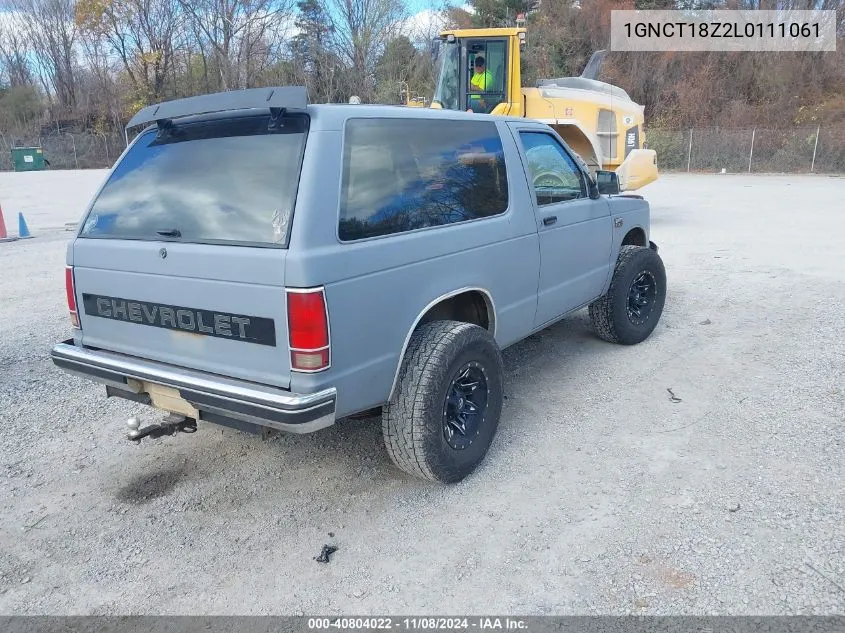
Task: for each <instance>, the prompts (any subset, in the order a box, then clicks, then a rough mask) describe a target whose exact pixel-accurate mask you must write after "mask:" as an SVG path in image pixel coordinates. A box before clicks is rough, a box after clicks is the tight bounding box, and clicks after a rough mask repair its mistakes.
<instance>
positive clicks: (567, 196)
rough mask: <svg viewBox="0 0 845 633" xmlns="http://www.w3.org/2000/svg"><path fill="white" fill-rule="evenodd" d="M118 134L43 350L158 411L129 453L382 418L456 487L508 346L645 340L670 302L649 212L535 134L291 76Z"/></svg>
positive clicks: (141, 117)
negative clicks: (349, 96)
mask: <svg viewBox="0 0 845 633" xmlns="http://www.w3.org/2000/svg"><path fill="white" fill-rule="evenodd" d="M456 99H457V97H456ZM127 128H128V129H130V128H131V129H133V130H134V128H140V129H139V131H138V133H137V134H135V133H134V132H133V134H132V136H133V140H132V142H131V143H130V144H129V147H127V149H126V150H125V151H124V153H123V154H122V155H121V157H120V158H119V159H118V161H117V163H116V164H115V165H114V167H113V168H112V170H111V172H110V173H109V175H108V176H107V177H106V179H105V182H104V183H103V184H102V186H101V187H100V189H99V191H97V193H96V194H95V195H94V197H93V199H92V200H91V202H90V204H89V206H88V209H86V210H85V212H84V214H83V216H82V217H81V218H80V222H79V223H78V227H79V228H78V229H77V233H76V235H75V236H74V238H73V239H72V240H71V242H70V244H69V245H68V249H67V258H66V260H65V283H66V289H67V302H68V310H69V312H70V324H71V326H72V329H71V334H70V335H69V336H68V337H66V339H65V340H64V341H62V342H59V343H57V344H56V345H55V346H54V347H53V350H52V359H53V362H54V363H55V365H56V366H57V367H59V368H61V369H62V370H64V371H67V372H69V373H72V374H74V375H76V376H81V377H84V378H87V379H89V380H93V381H96V382H99V383H100V384H102V385H104V387H105V393H106V396H108V397H119V398H124V399H126V400H130V401H133V402H134V403H136V406H137V407H138V410H139V412H141V411H143V410H144V409H143V407H150V408H152V409H157V410H159V411H161V412H163V413H165V414H166V417H164V420H163V421H162V422H160V423H149V424H147V425H146V426H142V425H141V422H140V419H143V418H140V419H139V417H134V416H133V417H132V418H130V420H129V422H128V423H127V426H128V434H127V435H128V438H129V439H130V440H132V441H134V442H141V441H143V439H144V438H148V437H159V436H161V435H179V436H181V433H182V432H193V431H197V433H198V434H199V435H197V434H194V435H193V436H192V437H201V436H202V432H203V431H204V430H205V429H206V428H208V427H209V426H211V425H221V426H227V427H229V428H231V429H235V430H237V431H239V432H248V433H256V434H261V435H264V434H266V433H267V432H269V431H273V432H277V431H281V432H290V433H312V432H319V431H321V430H322V429H325V428H326V427H329V426H331V425H333V424H334V423H335V422H336V421H337V420H339V419H349V420H356V421H357V422H355V423H356V424H357V423H360V424H367V423H372V419H373V418H374V417H376V418H379V419H380V426H381V431H382V433H381V436H382V439H383V443H384V447H385V449H386V450H387V453H388V455H389V456H390V459H391V460H392V461H393V463H394V465H395V466H396V467H397V469H398V470H400V471H402V472H404V473H405V474H408V475H411V476H414V477H419V478H422V479H427V480H431V481H435V482H439V483H443V484H449V483H454V482H457V481H460V480H461V479H463V478H465V477H467V476H468V475H470V473H472V472H474V471H475V469H476V468H477V467H478V465H479V464H480V463H481V462H482V461H483V460H484V459H485V456H486V455H487V454H488V449H489V448H490V446H491V445H492V444H493V442H494V438H495V436H496V431H497V428H498V425H499V419H500V417H501V416H502V415H511V413H510V409H511V408H512V407H511V408H509V409H505V408H504V407H503V400H504V395H503V394H504V390H505V388H506V385H505V379H506V373H507V372H506V371H505V367H504V361H503V356H502V350H503V349H505V348H507V347H509V346H511V345H513V344H514V343H517V342H518V341H521V340H523V339H525V338H526V337H528V336H531V335H532V334H534V333H536V332H540V331H541V330H544V329H545V328H547V327H549V326H550V325H552V324H553V323H556V322H558V321H560V320H561V319H563V318H565V317H567V316H568V315H572V314H573V313H575V312H577V311H579V310H586V311H587V312H588V313H589V322H590V324H591V329H592V331H593V333H594V334H595V335H596V336H597V337H598V338H600V339H602V340H603V341H606V342H608V343H618V344H621V345H633V344H637V343H641V342H646V340H647V339H648V338H649V337H650V336H651V334H652V332H653V331H654V328H655V326H656V325H657V323H658V321H659V319H660V317H661V314H662V312H663V305H664V302H665V299H666V271H665V270H664V267H663V261H662V259H661V258H660V256H659V255H658V253H657V246H656V245H655V243H654V242H653V241H652V240H651V235H650V232H651V227H650V209H649V204H648V202H647V201H646V200H644V199H643V197H642V196H633V195H626V194H620V193H619V183H618V182H617V180H618V179H617V178H616V173H615V172H610V171H603V170H595V169H594V167H595V166H594V165H593V167H590V165H592V163H590V162H589V161H585V160H584V159H583V157H581V156H578V155H577V154H576V153H574V151H573V149H572V148H571V147H570V146H569V145H567V143H566V142H564V141H563V139H562V138H561V137H560V135H559V134H558V133H557V132H556V131H555V130H554V129H553V128H551V127H550V126H548V125H546V124H544V123H541V122H540V121H537V120H532V119H528V118H525V117H509V116H499V115H489V114H481V113H473V112H463V111H458V110H454V109H449V108H444V109H434V108H405V107H393V106H370V105H362V104H359V105H356V106H354V107H349V106H348V105H345V104H319V105H314V104H310V103H309V102H308V95H307V93H306V90H305V88H303V87H299V86H282V87H276V88H253V89H246V90H232V91H227V92H222V93H218V94H210V95H201V96H196V97H190V98H189V99H177V100H174V101H167V102H164V103H159V104H155V105H152V106H149V107H146V108H143V109H141V110H140V111H139V112H138V113H137V114H136V115H135V116H134V117H133V118H132V119H131V120H130V121H129V125H128V126H127ZM128 129H127V132H128ZM623 133H625V134H626V137H625V139H626V141H627V145H628V149H630V148H631V147H634V148H636V146H637V134H638V131H637V126H636V125H633V126H632V127H630V128H628V129H626V130H625V131H624V132H623ZM353 157H354V158H355V160H352V158H353ZM583 322H584V321H583V320H581V319H573V320H572V321H571V322H570V323H571V324H572V326H573V327H576V328H581V327H582V325H581V324H582V323H583ZM552 338H554V337H552ZM646 344H647V343H646ZM636 372H637V366H636V364H633V365H631V376H632V380H634V378H635V377H636ZM61 384H71V383H64V382H61ZM511 402H514V401H513V400H512V401H511ZM515 406H518V405H515ZM561 422H562V423H563V422H565V420H564V419H563V418H561ZM346 435H347V434H341V435H336V436H335V439H336V440H337V439H338V438H339V439H340V441H341V442H342V441H343V437H345V436H346ZM186 437H187V436H186ZM224 437H229V436H228V435H224ZM215 441H216V440H215ZM333 441H334V440H333ZM168 445H170V442H167V443H164V444H163V445H161V447H162V449H164V448H165V447H166V446H168ZM359 449H360V447H357V446H356V447H351V448H350V450H359ZM267 450H272V445H269V446H268V448H267Z"/></svg>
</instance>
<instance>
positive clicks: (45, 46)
mask: <svg viewBox="0 0 845 633" xmlns="http://www.w3.org/2000/svg"><path fill="white" fill-rule="evenodd" d="M9 4H10V6H11V8H12V9H14V10H15V11H17V12H18V16H19V19H20V23H21V28H22V31H23V33H22V34H23V36H24V37H26V39H27V40H28V41H29V42H31V43H37V44H36V45H35V46H33V47H32V48H31V51H32V53H33V56H34V58H35V62H36V66H37V70H38V74H39V79H40V81H41V84H42V86H43V87H44V90H45V91H46V92H47V94H48V95H49V96H50V97H51V98H55V101H56V103H57V105H58V106H59V107H60V108H61V109H62V110H64V111H65V112H66V113H67V112H71V111H72V110H73V108H74V106H75V105H76V80H75V71H76V56H75V52H76V43H77V35H78V33H77V28H76V23H75V22H74V6H75V2H74V0H11V2H10V3H9Z"/></svg>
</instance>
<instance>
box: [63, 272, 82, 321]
mask: <svg viewBox="0 0 845 633" xmlns="http://www.w3.org/2000/svg"><path fill="white" fill-rule="evenodd" d="M65 292H66V294H67V309H68V310H69V311H70V322H71V323H72V324H73V327H75V328H78V327H79V315H77V313H76V289H75V287H74V285H73V267H72V266H65Z"/></svg>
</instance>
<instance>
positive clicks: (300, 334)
mask: <svg viewBox="0 0 845 633" xmlns="http://www.w3.org/2000/svg"><path fill="white" fill-rule="evenodd" d="M287 297H288V341H289V343H290V350H291V351H290V364H291V369H295V370H298V371H319V370H320V369H325V368H326V367H328V366H329V322H328V314H327V312H326V297H325V294H324V293H323V290H322V289H318V290H288V292H287Z"/></svg>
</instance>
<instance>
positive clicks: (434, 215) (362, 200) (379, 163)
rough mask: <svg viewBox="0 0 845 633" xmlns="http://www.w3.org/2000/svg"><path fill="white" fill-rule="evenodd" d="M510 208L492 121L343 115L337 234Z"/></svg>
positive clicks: (403, 227)
mask: <svg viewBox="0 0 845 633" xmlns="http://www.w3.org/2000/svg"><path fill="white" fill-rule="evenodd" d="M507 207H508V181H507V173H506V170H505V156H504V149H503V147H502V141H501V139H500V138H499V131H498V129H497V128H496V124H495V123H493V122H490V121H455V120H450V121H437V120H433V119H393V118H387V119H375V118H372V119H369V118H368V119H350V120H349V121H347V123H346V133H345V140H344V155H343V173H342V183H341V200H340V223H339V230H338V235H339V237H340V239H341V240H343V241H352V240H359V239H365V238H368V237H377V236H382V235H390V234H394V233H403V232H406V231H413V230H416V229H422V228H428V227H434V226H442V225H447V224H454V223H456V222H465V221H467V220H476V219H479V218H485V217H491V216H495V215H500V214H502V213H504V212H505V211H506V210H507Z"/></svg>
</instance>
